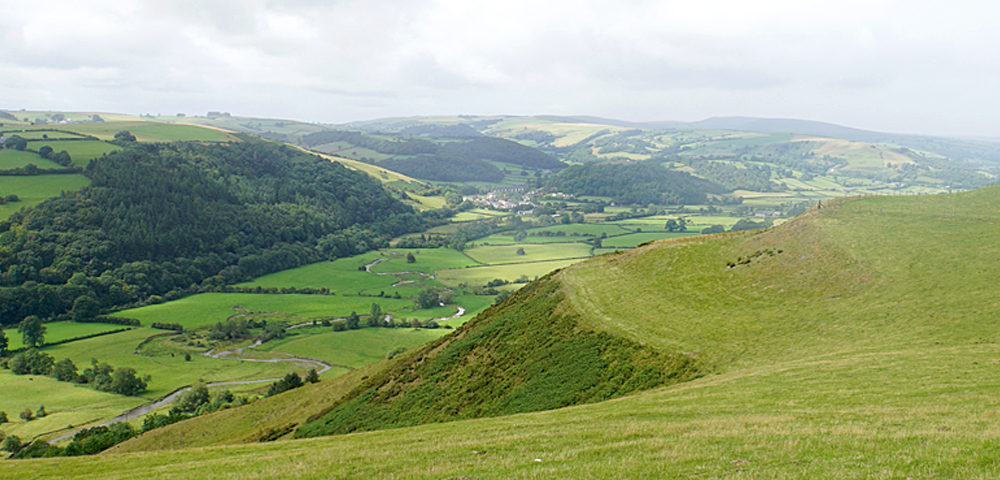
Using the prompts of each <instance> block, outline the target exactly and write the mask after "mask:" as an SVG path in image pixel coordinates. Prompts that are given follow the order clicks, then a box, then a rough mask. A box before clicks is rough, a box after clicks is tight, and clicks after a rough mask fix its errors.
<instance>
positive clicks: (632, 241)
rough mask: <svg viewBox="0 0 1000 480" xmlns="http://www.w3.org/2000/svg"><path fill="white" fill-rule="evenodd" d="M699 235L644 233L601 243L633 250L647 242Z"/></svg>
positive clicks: (631, 234) (622, 236)
mask: <svg viewBox="0 0 1000 480" xmlns="http://www.w3.org/2000/svg"><path fill="white" fill-rule="evenodd" d="M692 235H697V232H694V231H692V232H642V233H630V234H628V235H621V236H617V237H608V238H605V239H604V240H602V241H601V245H602V246H604V247H610V248H633V247H636V246H639V245H640V244H643V243H646V242H653V241H656V240H663V239H667V238H681V237H690V236H692Z"/></svg>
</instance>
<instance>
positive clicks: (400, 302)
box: [115, 293, 413, 328]
mask: <svg viewBox="0 0 1000 480" xmlns="http://www.w3.org/2000/svg"><path fill="white" fill-rule="evenodd" d="M372 303H378V304H380V305H381V306H382V310H383V311H385V312H390V313H397V312H400V313H402V312H409V311H411V310H412V308H413V301H412V300H410V299H406V298H401V299H396V298H372V297H357V296H343V295H301V294H282V295H266V294H252V293H201V294H198V295H192V296H190V297H185V298H182V299H180V300H174V301H172V302H167V303H161V304H158V305H149V306H146V307H140V308H133V309H130V310H124V311H121V312H118V313H116V314H115V316H121V317H128V318H137V319H139V321H141V322H142V324H143V325H149V324H151V323H152V322H163V323H177V324H180V325H183V326H184V328H198V327H205V326H209V325H212V324H215V323H216V322H220V321H222V320H225V319H226V318H228V317H230V316H232V315H234V314H236V313H238V310H237V309H234V307H243V308H245V309H246V310H248V311H251V312H279V313H285V314H288V318H289V320H292V321H294V320H299V321H308V320H311V319H313V318H317V317H343V316H346V315H348V314H349V313H351V312H352V311H356V312H358V313H367V312H368V310H369V308H370V307H371V304H372Z"/></svg>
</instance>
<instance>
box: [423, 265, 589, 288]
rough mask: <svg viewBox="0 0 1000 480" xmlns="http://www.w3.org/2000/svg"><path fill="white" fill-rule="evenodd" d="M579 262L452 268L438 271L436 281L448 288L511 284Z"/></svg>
mask: <svg viewBox="0 0 1000 480" xmlns="http://www.w3.org/2000/svg"><path fill="white" fill-rule="evenodd" d="M579 261H580V259H562V260H548V261H542V262H534V263H516V264H508V265H489V266H481V267H470V268H454V269H449V270H441V271H439V272H438V274H437V279H438V280H439V281H440V282H441V283H443V284H445V285H449V286H457V285H459V284H461V283H466V284H469V285H485V284H486V282H489V281H490V280H494V279H497V278H499V279H502V280H507V281H509V282H513V281H515V280H517V279H518V278H521V277H522V276H526V277H528V279H534V278H537V277H541V276H543V275H545V274H546V273H549V272H551V271H553V270H556V269H559V268H563V267H565V266H567V265H572V264H574V263H576V262H579Z"/></svg>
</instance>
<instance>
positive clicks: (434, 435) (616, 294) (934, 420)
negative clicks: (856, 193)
mask: <svg viewBox="0 0 1000 480" xmlns="http://www.w3.org/2000/svg"><path fill="white" fill-rule="evenodd" d="M998 197H1000V189H998V188H992V189H987V190H980V191H976V192H969V193H965V194H959V195H951V196H933V197H919V198H912V197H911V198H868V199H864V200H861V201H844V202H836V205H827V206H826V207H825V208H824V209H823V210H819V211H817V210H813V211H810V212H808V213H807V214H806V215H804V216H803V217H800V218H799V219H797V220H795V221H792V222H789V223H787V224H785V225H783V226H781V227H778V228H775V229H772V230H769V231H764V232H758V233H739V234H725V235H717V236H711V237H705V238H696V239H682V240H676V241H669V242H665V243H660V244H656V245H652V246H649V247H645V248H642V249H638V250H636V251H631V252H627V253H623V254H618V255H608V256H602V257H598V258H597V259H595V260H592V261H589V262H584V263H582V264H579V265H577V266H574V267H572V268H570V269H567V270H566V271H564V272H561V273H559V274H557V276H556V279H557V280H558V281H560V282H561V284H562V285H563V291H564V292H565V295H566V297H567V301H566V302H564V303H563V304H562V308H572V309H573V310H576V311H578V312H581V313H582V315H581V318H582V319H583V321H584V322H585V323H586V325H588V326H590V327H593V328H597V329H603V330H606V331H610V332H614V333H616V334H619V335H624V336H625V337H627V338H630V339H633V340H635V341H637V342H640V343H642V344H644V345H646V346H648V347H651V348H654V349H657V350H668V351H685V352H689V353H690V354H692V355H695V356H696V358H698V360H699V361H700V362H702V363H703V364H705V365H708V366H710V368H713V369H714V370H715V371H716V372H717V374H716V375H710V376H708V377H704V378H701V379H698V380H694V381H692V382H688V383H684V384H680V385H675V386H672V387H665V388H661V389H658V390H654V391H651V392H647V393H643V394H639V395H634V396H631V397H627V398H624V399H619V400H614V401H609V402H602V403H597V404H591V405H585V406H580V407H573V408H566V409H560V410H555V411H549V412H540V413H534V414H526V415H518V416H512V417H501V418H494V419H485V420H473V421H463V422H454V423H445V424H437V425H427V426H422V427H414V428H407V429H400V430H392V431H385V432H373V433H369V434H363V435H349V436H340V437H330V438H324V439H315V440H308V441H298V442H293V443H275V444H269V445H262V446H242V447H236V448H222V449H204V450H186V451H177V452H165V453H163V454H157V455H148V454H147V455H144V456H142V457H134V456H107V457H104V458H88V459H76V460H59V461H40V462H26V463H20V462H19V463H16V464H12V465H13V468H9V469H8V470H9V471H10V476H12V478H27V477H29V476H31V477H37V476H55V475H63V474H65V475H82V476H86V475H88V474H89V475H91V476H95V477H96V476H100V475H103V476H104V477H105V478H116V477H114V474H113V473H111V472H115V471H119V472H121V474H122V475H126V472H127V474H128V475H134V476H154V477H159V478H175V477H176V478H180V477H182V476H183V475H187V476H190V475H193V474H194V475H212V476H213V477H216V478H237V477H240V476H246V475H247V474H250V473H254V474H255V475H256V476H257V477H258V478H277V477H283V478H320V477H328V476H330V475H333V476H338V475H341V476H365V475H368V476H392V475H399V476H407V477H413V476H434V477H445V476H455V475H466V476H474V477H477V478H510V477H520V478H526V477H564V478H565V477H595V476H601V477H608V476H618V477H635V476H699V477H732V478H747V477H761V476H765V477H782V478H788V477H791V478H816V477H826V478H856V477H876V478H891V477H906V476H918V477H962V478H989V477H995V476H996V475H997V474H998V473H1000V462H998V460H997V458H998V456H997V455H996V452H997V449H998V445H1000V429H997V428H996V422H995V419H996V417H997V416H998V415H1000V407H998V406H997V403H996V401H995V397H996V393H997V391H998V388H1000V378H998V377H997V376H996V375H995V372H994V370H995V368H996V366H997V365H998V364H1000V348H998V347H997V343H996V342H997V341H998V339H1000V338H998V337H1000V335H998V331H997V329H996V327H995V325H994V323H993V322H992V321H990V320H991V319H994V318H995V316H996V314H995V312H997V311H998V310H1000V300H998V298H997V296H996V295H995V285H996V279H997V278H998V277H1000V264H998V263H997V262H996V258H1000V214H998V213H997V212H996V209H995V208H994V205H996V202H997V201H998V200H1000V198H998ZM763 249H772V250H774V251H776V250H777V249H781V250H782V253H780V254H776V255H775V256H770V255H763V256H760V257H756V258H754V259H753V261H751V262H750V264H749V265H744V266H740V267H737V268H734V269H727V267H726V265H725V262H726V261H727V260H736V259H737V258H738V257H740V256H746V255H748V254H751V253H753V252H755V251H758V250H763ZM401 450H405V451H406V452H407V455H399V452H400V451H401ZM536 459H538V460H540V461H536ZM289 460H291V461H292V464H291V466H288V465H289V464H288V462H289ZM178 464H179V465H180V466H179V468H177V469H175V470H168V469H165V468H163V466H165V465H178ZM88 472H89V473H88ZM182 473H183V475H182Z"/></svg>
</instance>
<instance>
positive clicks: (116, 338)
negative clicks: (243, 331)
mask: <svg viewBox="0 0 1000 480" xmlns="http://www.w3.org/2000/svg"><path fill="white" fill-rule="evenodd" d="M162 333H165V332H164V331H163V330H155V329H152V328H140V329H135V330H130V331H128V332H123V333H116V334H114V335H107V336H103V337H96V338H90V339H87V340H80V341H78V342H70V343H65V344H62V345H57V346H54V347H48V348H45V349H44V350H43V351H45V352H46V353H48V354H49V355H52V356H53V357H54V358H55V359H56V360H57V361H58V360H60V359H62V358H67V357H68V358H70V359H72V360H73V362H74V363H76V365H77V367H79V368H80V369H83V368H85V367H89V366H90V361H91V359H94V358H96V359H98V360H100V361H101V362H105V363H110V364H111V365H113V366H115V367H133V368H135V369H136V371H137V372H138V374H139V375H150V376H151V377H152V379H151V380H150V383H149V391H147V392H146V393H144V394H142V395H141V396H142V398H145V399H147V400H155V399H158V398H160V397H162V396H163V395H166V394H167V393H170V392H171V391H173V390H174V389H176V388H178V387H181V386H183V385H190V384H192V383H196V382H200V381H205V382H211V381H230V380H256V379H261V378H274V377H280V376H281V375H284V374H285V373H287V372H288V371H289V370H294V369H295V368H294V367H291V366H289V365H287V364H284V365H283V364H274V363H256V362H253V363H251V362H240V361H238V360H235V359H225V358H222V359H217V358H210V357H206V356H202V355H200V353H202V352H205V351H207V350H208V349H209V346H208V345H207V344H205V343H196V344H194V345H188V344H185V343H181V342H175V341H173V340H172V339H171V338H159V339H157V340H156V341H155V343H154V344H152V345H150V346H149V348H143V349H141V350H140V351H139V353H136V350H137V348H138V346H139V345H140V344H141V343H142V342H143V341H144V340H146V339H147V338H149V337H150V336H152V335H157V334H162ZM184 353H190V354H191V360H190V361H188V360H185V359H184Z"/></svg>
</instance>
